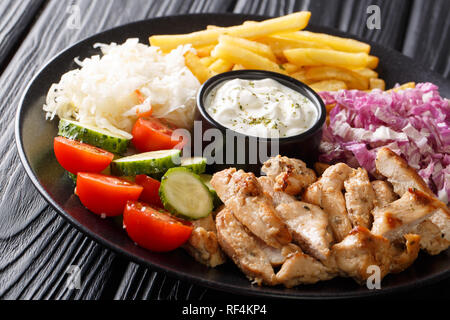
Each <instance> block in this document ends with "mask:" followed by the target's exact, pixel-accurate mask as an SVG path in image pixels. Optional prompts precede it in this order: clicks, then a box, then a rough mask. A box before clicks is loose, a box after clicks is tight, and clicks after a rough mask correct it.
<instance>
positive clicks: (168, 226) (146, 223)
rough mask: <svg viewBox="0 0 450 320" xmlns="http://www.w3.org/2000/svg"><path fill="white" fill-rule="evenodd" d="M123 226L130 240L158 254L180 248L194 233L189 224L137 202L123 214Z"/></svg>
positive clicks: (130, 203) (132, 203)
mask: <svg viewBox="0 0 450 320" xmlns="http://www.w3.org/2000/svg"><path fill="white" fill-rule="evenodd" d="M123 225H124V227H125V229H126V231H127V233H128V235H129V236H130V238H131V239H132V240H133V241H134V242H136V243H137V244H138V245H139V246H141V247H143V248H145V249H148V250H152V251H157V252H167V251H172V250H174V249H176V248H178V247H180V246H181V245H182V244H183V243H185V242H186V241H187V240H188V239H189V237H190V236H191V233H192V226H191V225H190V223H189V222H187V221H183V220H181V219H178V218H175V217H173V216H171V215H170V214H169V213H168V212H165V211H163V210H161V209H155V208H152V207H151V206H147V205H145V204H143V203H140V202H136V201H129V202H128V203H127V205H126V207H125V210H124V212H123Z"/></svg>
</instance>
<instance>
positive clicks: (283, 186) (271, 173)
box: [261, 155, 317, 196]
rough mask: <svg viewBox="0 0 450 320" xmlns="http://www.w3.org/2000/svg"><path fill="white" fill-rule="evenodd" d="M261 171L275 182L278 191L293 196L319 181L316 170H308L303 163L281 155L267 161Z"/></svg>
mask: <svg viewBox="0 0 450 320" xmlns="http://www.w3.org/2000/svg"><path fill="white" fill-rule="evenodd" d="M261 171H262V172H264V173H265V174H266V175H267V176H268V177H269V178H270V179H272V180H273V181H274V182H275V190H276V191H283V192H286V193H287V194H290V195H293V196H295V195H297V194H300V192H302V191H303V189H305V188H306V187H307V186H309V185H310V184H311V183H313V182H314V181H316V179H317V178H316V174H315V173H314V170H312V169H309V168H307V167H306V164H305V163H304V162H303V161H301V160H298V159H291V158H288V157H282V156H280V155H278V156H276V157H274V158H270V159H269V160H267V161H266V162H265V163H264V165H263V167H262V168H261Z"/></svg>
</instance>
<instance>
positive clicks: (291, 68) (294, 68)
mask: <svg viewBox="0 0 450 320" xmlns="http://www.w3.org/2000/svg"><path fill="white" fill-rule="evenodd" d="M281 68H282V69H284V71H286V72H287V73H288V74H291V73H294V72H296V71H297V70H298V69H299V67H298V66H296V65H295V64H292V63H289V62H286V63H283V64H282V65H281Z"/></svg>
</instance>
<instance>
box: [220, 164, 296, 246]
mask: <svg viewBox="0 0 450 320" xmlns="http://www.w3.org/2000/svg"><path fill="white" fill-rule="evenodd" d="M211 184H212V186H213V187H214V189H215V190H216V192H217V195H218V196H219V197H220V199H221V200H222V201H223V203H224V204H225V206H226V207H227V208H228V209H230V210H231V211H232V212H233V214H234V215H235V216H236V218H237V219H238V220H239V221H240V222H241V223H242V224H243V225H244V226H246V227H247V228H248V229H249V230H250V231H251V232H252V233H253V234H254V235H256V236H257V237H258V238H260V239H261V240H263V241H264V242H265V243H266V244H268V245H269V246H272V247H275V248H281V247H282V246H283V245H285V244H288V243H290V242H291V240H292V237H291V234H290V233H289V230H288V228H287V227H286V226H285V225H284V223H283V222H282V221H281V220H280V218H279V217H278V215H277V213H276V211H275V208H274V207H273V204H272V199H271V198H270V197H269V196H267V195H266V194H265V193H264V191H263V189H262V187H261V185H260V184H259V183H258V180H257V179H256V177H255V175H254V174H253V173H245V172H244V171H242V170H239V171H236V169H235V168H231V169H226V170H223V171H220V172H218V173H216V174H214V176H213V178H212V179H211Z"/></svg>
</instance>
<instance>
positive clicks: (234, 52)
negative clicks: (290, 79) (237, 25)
mask: <svg viewBox="0 0 450 320" xmlns="http://www.w3.org/2000/svg"><path fill="white" fill-rule="evenodd" d="M211 56H212V57H214V58H217V59H223V60H226V61H229V62H232V63H234V64H241V65H243V66H244V67H245V68H247V69H259V70H268V71H273V72H278V73H283V74H286V72H285V71H284V70H282V69H281V68H280V66H279V65H278V64H277V63H275V62H273V61H271V60H269V59H267V58H265V57H262V56H260V55H258V54H256V53H254V52H252V51H250V50H247V49H244V48H240V47H234V46H230V45H228V44H227V43H219V44H218V45H217V46H216V47H215V48H214V50H213V51H212V52H211Z"/></svg>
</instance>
